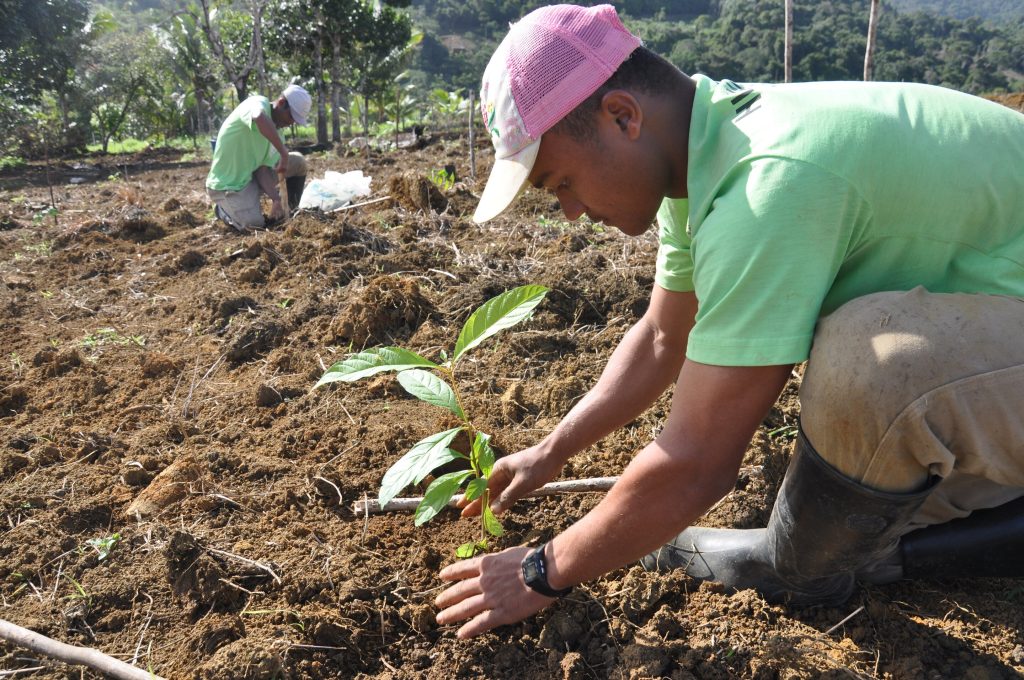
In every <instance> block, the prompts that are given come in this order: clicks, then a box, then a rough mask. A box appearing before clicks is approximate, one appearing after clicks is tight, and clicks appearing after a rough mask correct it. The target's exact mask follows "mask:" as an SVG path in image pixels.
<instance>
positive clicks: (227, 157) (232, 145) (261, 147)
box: [206, 95, 281, 191]
mask: <svg viewBox="0 0 1024 680" xmlns="http://www.w3.org/2000/svg"><path fill="white" fill-rule="evenodd" d="M261 113H265V114H267V118H271V107H270V100H269V99H267V98H266V97H261V96H259V95H255V96H252V97H249V98H248V99H246V100H245V101H244V102H242V103H241V104H239V105H238V106H236V107H235V110H234V111H232V112H231V115H229V116H228V117H227V118H226V119H225V120H224V123H223V124H222V125H221V126H220V132H218V133H217V143H216V145H215V147H214V150H213V164H212V165H211V166H210V174H209V175H207V176H206V188H207V189H213V190H214V191H241V190H242V189H244V188H245V186H246V185H247V184H249V182H251V181H252V173H253V172H255V171H256V169H257V168H259V167H260V166H261V165H266V166H268V167H271V168H272V167H274V166H275V165H277V162H278V160H279V159H280V157H281V156H280V154H278V153H277V149H275V148H274V146H273V145H272V144H271V143H270V140H268V139H267V138H266V137H264V136H263V134H262V133H261V132H260V130H259V128H258V127H257V126H256V119H257V118H258V117H259V115H260V114H261Z"/></svg>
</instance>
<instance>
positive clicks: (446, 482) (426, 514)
mask: <svg viewBox="0 0 1024 680" xmlns="http://www.w3.org/2000/svg"><path fill="white" fill-rule="evenodd" d="M471 474H473V471H472V470H459V471H457V472H449V473H448V474H446V475H441V476H440V477H438V478H437V479H435V480H434V481H433V482H431V483H430V486H428V487H427V492H426V493H425V494H423V500H422V501H421V502H420V504H419V505H418V506H417V507H416V526H422V525H423V524H426V523H427V522H429V521H430V520H432V519H433V518H434V515H436V514H437V513H439V512H441V510H442V509H443V508H444V507H445V506H447V505H448V501H450V500H451V499H452V496H454V495H455V492H456V491H458V490H459V487H460V486H462V483H463V482H464V481H466V477H469V476H470V475H471Z"/></svg>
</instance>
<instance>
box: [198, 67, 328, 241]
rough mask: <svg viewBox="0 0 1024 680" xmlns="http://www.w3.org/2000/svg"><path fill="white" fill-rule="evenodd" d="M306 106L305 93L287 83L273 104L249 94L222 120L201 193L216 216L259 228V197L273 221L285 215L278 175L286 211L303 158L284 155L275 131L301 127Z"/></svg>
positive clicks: (294, 198)
mask: <svg viewBox="0 0 1024 680" xmlns="http://www.w3.org/2000/svg"><path fill="white" fill-rule="evenodd" d="M311 106H312V98H311V97H310V96H309V93H308V92H306V90H304V89H303V88H301V87H299V86H298V85H289V86H288V87H286V88H285V89H284V92H283V93H282V94H281V96H280V97H278V98H277V101H275V102H273V103H271V102H270V100H269V99H267V98H266V97H262V96H259V95H254V96H252V97H249V98H248V99H246V100H245V101H244V102H242V103H241V104H239V105H238V106H237V107H235V110H234V111H232V112H231V115H229V116H228V117H227V118H226V119H225V120H224V123H223V124H222V125H221V126H220V131H219V132H218V133H217V141H216V144H215V145H214V150H213V164H212V165H211V166H210V173H209V174H208V175H207V177H206V193H207V195H208V196H209V197H210V199H211V200H213V202H214V204H215V205H216V209H215V212H216V214H217V217H218V218H220V219H221V220H223V221H224V222H225V223H227V224H228V225H230V226H232V227H234V228H235V229H237V230H239V231H249V230H252V229H259V228H262V227H263V226H264V225H265V221H264V218H263V211H262V209H261V207H260V196H261V195H266V196H269V197H270V200H271V202H272V207H271V211H270V218H271V219H272V220H278V219H281V218H282V217H284V215H285V208H284V206H282V205H281V196H280V195H279V192H278V188H277V184H278V182H277V177H278V176H279V175H284V177H285V178H286V185H287V190H288V200H289V203H290V204H291V205H289V208H288V209H289V210H291V209H293V208H294V207H295V206H297V205H298V203H299V198H300V197H301V195H302V188H303V186H305V183H306V160H305V158H303V157H302V154H298V153H295V152H292V153H289V152H288V149H287V148H286V147H285V145H284V142H283V141H282V140H281V137H280V135H278V133H277V130H278V129H279V128H283V127H286V126H288V125H291V124H292V123H296V124H298V125H305V124H306V118H307V117H308V116H309V110H310V108H311Z"/></svg>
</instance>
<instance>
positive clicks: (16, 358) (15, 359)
mask: <svg viewBox="0 0 1024 680" xmlns="http://www.w3.org/2000/svg"><path fill="white" fill-rule="evenodd" d="M11 368H12V369H14V374H15V375H16V376H18V377H19V378H20V377H21V374H22V373H23V372H24V371H25V362H24V361H22V360H21V355H20V354H18V353H17V352H11Z"/></svg>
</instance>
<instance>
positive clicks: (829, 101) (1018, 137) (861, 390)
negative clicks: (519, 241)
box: [436, 5, 1024, 637]
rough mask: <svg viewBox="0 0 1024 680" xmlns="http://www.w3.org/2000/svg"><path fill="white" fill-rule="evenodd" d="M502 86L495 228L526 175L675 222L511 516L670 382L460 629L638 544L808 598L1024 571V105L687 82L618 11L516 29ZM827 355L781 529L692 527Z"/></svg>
mask: <svg viewBox="0 0 1024 680" xmlns="http://www.w3.org/2000/svg"><path fill="white" fill-rule="evenodd" d="M481 102H482V104H483V107H484V111H483V112H484V118H485V121H486V124H487V127H488V129H489V130H490V131H491V134H492V138H493V142H494V145H495V149H496V161H495V164H494V168H493V169H492V171H491V175H490V178H489V180H488V183H487V186H486V188H485V190H484V192H483V195H482V197H481V200H480V205H479V207H478V209H477V214H476V219H477V220H478V221H483V220H487V219H490V218H492V217H494V216H495V215H497V214H499V213H501V212H502V211H503V210H505V209H506V208H507V207H508V205H509V204H510V203H512V201H513V200H514V199H515V197H516V196H517V195H518V194H519V192H520V190H521V189H522V188H523V187H524V186H525V185H526V184H529V185H531V186H533V187H535V188H538V189H544V190H547V191H550V192H552V193H553V194H554V195H555V196H557V198H558V200H559V202H560V204H561V207H562V210H563V211H564V212H565V215H566V216H567V217H568V218H569V219H576V218H578V217H580V216H582V215H584V214H586V215H588V216H589V217H590V218H591V219H593V220H600V221H602V222H604V223H605V224H609V225H613V226H615V227H618V228H619V229H620V230H622V231H623V232H625V233H626V234H629V235H639V234H641V233H643V232H644V231H646V230H647V229H648V227H649V226H650V225H651V223H652V222H653V221H654V220H655V218H657V222H658V225H659V235H660V248H659V251H658V256H657V264H656V273H655V285H654V288H653V292H652V294H651V300H650V305H649V307H648V310H647V312H646V313H645V314H644V316H643V317H642V318H641V319H640V321H639V322H638V323H637V324H636V325H635V326H634V327H633V328H632V329H631V330H630V331H629V332H628V333H627V334H626V336H625V337H624V338H623V340H622V342H621V343H620V345H619V346H618V348H617V349H616V350H615V352H614V353H613V354H612V356H611V359H610V360H609V363H608V365H607V367H606V368H605V370H604V372H603V373H602V375H601V376H600V378H599V380H598V382H597V384H596V385H595V386H594V387H593V389H591V391H590V392H589V393H588V394H587V395H586V396H585V397H584V398H583V399H582V400H581V401H580V402H579V403H578V404H577V405H576V406H575V407H574V408H573V409H572V410H571V411H570V412H569V414H568V415H566V416H565V418H564V419H563V420H562V421H561V422H560V423H559V424H558V426H557V427H556V428H555V429H554V431H552V432H551V434H549V435H548V436H547V437H545V438H544V439H543V440H542V441H541V442H540V443H538V444H537V445H535V446H533V447H531V448H528V449H525V450H523V451H520V452H518V453H515V454H513V455H510V456H508V457H505V458H503V459H501V460H500V461H499V462H498V463H497V465H496V466H495V467H494V471H493V475H492V476H491V478H490V481H489V488H490V490H491V497H492V498H493V499H495V500H494V501H493V505H492V507H493V509H494V511H495V512H501V511H503V510H505V509H507V508H508V507H509V506H510V505H511V504H512V503H513V502H515V500H516V499H518V498H521V497H523V495H524V494H525V493H526V492H528V491H530V490H532V489H536V488H538V487H540V486H541V485H543V484H544V483H546V482H548V481H550V480H551V479H553V478H555V477H556V476H558V474H559V472H560V471H561V469H562V467H563V465H564V464H565V462H566V461H567V459H568V458H569V457H570V456H572V455H573V454H575V453H576V452H578V451H581V450H582V449H584V448H585V447H587V446H590V445H592V444H594V443H595V442H597V441H598V440H599V439H601V438H602V437H604V436H605V435H607V434H609V433H610V432H612V431H613V430H614V429H616V428H618V427H622V426H624V425H626V424H628V423H629V422H631V421H632V420H634V419H635V418H637V417H638V416H639V415H640V414H641V413H642V412H643V411H644V410H645V409H646V408H647V407H648V406H649V405H650V404H652V403H653V402H654V400H655V399H657V398H658V397H659V395H661V393H662V392H663V391H664V390H665V389H666V388H667V387H669V386H670V385H671V384H672V383H673V382H674V383H675V391H674V396H673V402H672V409H671V413H670V414H669V416H668V418H667V420H666V422H665V426H664V429H663V431H662V432H661V433H660V434H659V435H658V437H657V438H656V439H655V440H654V441H653V442H651V443H650V444H649V445H647V446H646V447H645V448H644V449H643V450H642V451H640V452H639V453H638V454H637V455H636V457H635V458H634V460H633V461H632V462H631V463H630V465H629V466H628V467H627V468H626V470H625V472H624V473H623V475H622V477H621V479H620V481H619V482H618V483H617V484H616V485H615V487H614V488H613V489H612V490H611V491H610V492H609V493H608V495H607V497H606V498H605V499H604V500H603V501H602V502H601V503H600V504H599V505H598V506H597V507H596V508H595V509H594V510H592V511H591V512H590V513H588V514H587V515H586V516H584V517H583V518H582V519H580V520H579V521H578V522H576V523H575V524H574V525H573V526H571V527H570V528H568V529H567V530H566V531H564V532H563V533H561V534H559V535H558V536H556V537H555V538H554V539H552V540H551V541H550V542H548V543H546V544H544V545H542V546H540V547H539V548H537V549H531V548H527V547H518V548H512V549H509V550H505V551H503V552H501V553H497V554H494V555H486V556H483V557H480V558H476V559H472V560H467V561H464V562H459V563H457V564H453V565H451V566H449V567H447V568H445V569H444V570H442V572H441V577H442V578H443V579H445V580H449V581H455V582H456V583H454V584H453V585H451V586H449V587H448V588H447V589H446V590H445V591H444V592H443V593H442V594H441V595H439V596H438V597H437V600H436V602H437V605H438V607H440V608H441V610H442V611H440V612H439V614H438V616H437V620H438V622H440V623H442V624H447V623H455V622H461V621H466V623H465V624H464V625H463V626H462V627H461V628H460V630H459V635H460V636H461V637H469V636H472V635H477V634H479V633H481V632H483V631H485V630H488V629H490V628H492V627H494V626H498V625H501V624H506V623H511V622H514V621H518V620H520V619H522V618H524V617H526V616H528V615H530V614H532V613H534V612H536V611H538V610H540V609H541V608H543V607H545V606H547V605H548V604H550V603H551V602H552V601H553V599H554V598H556V597H559V596H561V595H564V594H565V593H566V592H568V590H569V589H570V588H571V587H572V586H573V585H575V584H578V583H581V582H583V581H586V580H588V579H593V578H596V577H598V576H600V575H602V574H604V573H606V572H608V571H610V570H612V569H615V568H617V567H620V566H622V565H625V564H627V563H629V562H631V561H635V560H638V559H642V562H643V564H644V565H645V566H646V567H647V568H649V569H669V568H682V569H685V570H686V571H687V572H688V573H689V574H690V575H692V576H693V577H695V578H697V579H708V580H715V581H720V582H723V583H724V584H726V585H727V586H728V587H731V588H734V589H744V588H754V589H757V590H758V591H759V592H761V593H762V594H763V595H764V596H765V597H766V598H768V599H770V600H772V601H782V602H791V603H795V604H815V603H825V604H837V603H841V602H843V601H844V600H846V599H847V598H848V597H849V596H850V594H851V593H852V592H853V589H854V581H855V578H861V579H864V580H868V581H873V582H876V583H882V582H888V581H892V580H895V579H898V578H902V577H917V576H931V575H939V576H971V575H1005V576H1011V575H1018V576H1019V575H1021V573H1022V569H1024V554H1022V553H1024V498H1022V495H1024V417H1022V415H1021V414H1024V342H1021V337H1022V334H1024V300H1022V298H1024V162H1022V159H1024V116H1022V115H1021V114H1019V113H1016V112H1014V111H1011V110H1010V109H1007V108H1004V107H1001V106H999V105H997V104H994V103H991V102H987V101H984V100H982V99H979V98H975V97H971V96H968V95H965V94H961V93H957V92H954V91H951V90H947V89H942V88H937V87H929V86H923V85H905V84H891V83H808V84H795V85H750V84H738V83H734V82H732V81H729V80H721V81H715V80H712V79H710V78H707V77H705V76H693V77H689V76H687V75H685V74H683V73H681V72H679V71H678V70H677V69H676V68H675V67H674V66H672V65H671V64H669V63H668V62H667V61H665V60H663V59H661V58H660V57H658V56H657V55H655V54H653V53H652V52H650V51H649V50H647V49H645V48H644V47H642V46H641V45H640V40H639V39H638V38H636V37H635V36H633V35H631V34H630V33H628V32H627V31H626V29H625V28H624V27H623V25H622V24H621V23H620V21H619V19H618V17H617V16H616V14H615V11H614V9H612V7H611V6H608V5H604V6H600V7H593V8H590V9H584V8H580V7H574V6H568V5H562V6H557V7H547V8H541V9H539V10H536V11H535V12H533V13H531V14H530V15H528V16H527V17H525V18H524V19H523V20H522V21H520V22H519V23H518V24H515V25H514V26H513V27H512V29H511V31H510V33H509V34H508V36H507V37H506V38H505V40H504V41H503V42H502V43H501V45H500V46H499V48H498V50H497V52H496V53H495V55H494V56H493V57H492V59H491V62H490V64H489V65H488V67H487V70H486V72H485V74H484V78H483V89H482V92H481ZM807 359H809V363H808V365H807V369H806V373H805V375H804V377H803V381H802V386H801V393H800V399H801V429H800V433H799V436H798V438H797V440H796V442H795V445H794V449H793V454H792V460H791V463H790V466H789V469H788V471H787V473H786V477H785V480H784V482H783V484H782V488H781V490H780V492H779V495H778V498H777V500H776V502H775V507H774V510H773V512H772V516H771V519H770V520H769V522H768V527H767V528H765V529H755V530H744V531H740V530H728V529H704V528H699V527H691V528H689V529H687V528H686V527H688V526H689V525H690V524H691V523H692V522H693V521H694V520H696V519H698V518H699V517H700V516H701V514H702V513H704V512H705V511H706V510H707V509H708V508H709V507H710V506H711V505H712V504H713V503H714V502H715V501H717V500H718V499H720V498H721V497H722V496H723V495H724V494H726V493H728V492H729V491H730V490H731V489H732V488H733V486H734V484H735V481H736V477H737V473H738V469H739V466H740V462H741V460H742V458H743V455H744V452H745V450H746V447H747V445H748V443H749V442H750V439H751V437H752V435H753V433H754V431H755V430H756V428H757V427H758V425H759V424H760V423H761V422H762V420H763V418H764V417H765V415H766V413H767V412H768V410H769V408H770V407H771V406H772V404H773V403H774V402H775V400H776V398H777V397H778V396H779V394H780V392H781V390H782V388H783V386H784V385H785V384H786V381H787V380H788V379H789V377H790V375H791V373H792V369H793V366H794V364H796V363H799V362H802V361H804V360H807ZM479 510H480V508H479V501H475V502H474V503H473V504H470V505H469V506H467V507H466V508H465V510H464V513H466V514H476V513H477V512H479ZM680 532H682V533H680Z"/></svg>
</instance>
